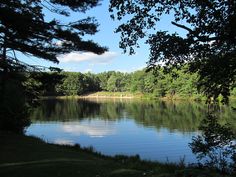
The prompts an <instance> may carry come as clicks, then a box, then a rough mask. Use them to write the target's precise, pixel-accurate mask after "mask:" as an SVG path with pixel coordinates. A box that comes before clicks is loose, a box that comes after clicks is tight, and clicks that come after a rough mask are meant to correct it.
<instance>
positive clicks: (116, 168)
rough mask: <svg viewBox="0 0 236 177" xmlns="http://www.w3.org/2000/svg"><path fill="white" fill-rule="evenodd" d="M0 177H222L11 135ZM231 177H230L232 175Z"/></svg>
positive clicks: (4, 142)
mask: <svg viewBox="0 0 236 177" xmlns="http://www.w3.org/2000/svg"><path fill="white" fill-rule="evenodd" d="M0 141H1V156H0V176H1V177H9V176H11V177H16V176H22V177H23V176H24V177H32V176H34V177H41V176H44V177H47V176H50V177H51V176H66V177H73V176H83V177H87V176H94V177H102V176H113V177H115V176H117V177H118V176H119V177H120V176H122V177H126V176H127V177H128V176H129V177H131V176H135V177H139V176H152V177H190V176H191V177H203V176H206V177H221V176H222V177H223V176H230V175H229V174H228V175H227V174H221V173H220V172H218V171H214V170H212V169H206V168H203V167H199V166H193V165H192V166H186V165H185V164H184V161H180V162H179V163H177V164H173V163H158V162H150V161H144V160H140V158H139V156H138V155H136V156H130V157H127V156H123V155H117V156H114V157H110V156H105V155H102V154H100V153H97V152H94V150H93V148H91V147H90V148H81V147H80V146H79V145H74V146H68V145H55V144H50V143H46V142H43V141H42V140H40V139H38V138H35V137H30V136H24V135H16V134H12V133H6V132H1V133H0ZM231 176H232V175H231Z"/></svg>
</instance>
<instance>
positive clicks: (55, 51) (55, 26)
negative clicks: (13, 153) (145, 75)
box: [0, 0, 107, 132]
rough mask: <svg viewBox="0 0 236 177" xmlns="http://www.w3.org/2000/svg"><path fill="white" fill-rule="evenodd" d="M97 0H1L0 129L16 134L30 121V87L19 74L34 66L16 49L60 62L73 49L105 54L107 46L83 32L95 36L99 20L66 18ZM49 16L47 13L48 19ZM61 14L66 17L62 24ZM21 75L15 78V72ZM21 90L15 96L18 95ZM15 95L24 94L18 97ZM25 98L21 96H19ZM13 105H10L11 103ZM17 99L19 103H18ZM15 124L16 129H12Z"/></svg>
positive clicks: (29, 54)
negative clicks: (22, 58)
mask: <svg viewBox="0 0 236 177" xmlns="http://www.w3.org/2000/svg"><path fill="white" fill-rule="evenodd" d="M99 2H100V0H80V1H78V0H76V1H65V0H1V1H0V118H1V119H0V128H6V127H10V128H11V129H15V130H16V131H17V132H21V131H22V127H24V125H26V123H28V120H26V119H27V114H28V109H27V108H28V105H30V104H31V103H32V100H33V97H32V95H30V100H29V99H28V98H29V97H27V96H29V93H30V91H29V86H28V85H27V84H26V83H25V78H24V76H23V75H22V74H20V73H22V72H24V71H26V70H35V69H37V68H36V67H32V66H30V65H27V64H26V63H24V62H23V61H21V58H17V55H16V54H17V52H20V53H22V54H25V55H27V56H34V57H37V58H40V59H45V60H48V61H52V62H55V63H58V60H57V55H59V54H65V53H69V52H71V51H79V52H87V51H88V52H93V53H96V54H102V53H104V52H105V51H106V50H107V48H106V47H102V46H100V45H99V44H97V43H95V42H93V41H92V40H85V39H84V38H83V37H84V36H85V35H94V34H95V33H96V32H97V31H98V29H97V28H98V23H97V21H96V20H95V19H94V18H93V17H87V18H84V19H78V20H77V21H70V19H69V17H70V16H71V13H72V12H81V13H84V12H85V11H86V10H89V9H90V8H93V7H95V6H97V5H99ZM46 13H47V14H51V16H52V17H53V19H50V18H49V17H48V16H47V15H46ZM62 17H63V18H68V19H67V20H65V21H70V22H69V23H63V22H62ZM19 74H20V75H21V76H20V77H18V76H17V77H16V75H19ZM17 92H19V93H18V94H16V93H17ZM14 95H17V97H18V96H22V99H19V98H18V99H17V100H16V98H17V97H14ZM23 97H24V98H23ZM13 103H14V104H13ZM17 103H18V104H17ZM14 127H15V128H14Z"/></svg>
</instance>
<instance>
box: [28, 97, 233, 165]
mask: <svg viewBox="0 0 236 177" xmlns="http://www.w3.org/2000/svg"><path fill="white" fill-rule="evenodd" d="M219 110H220V111H219V115H220V117H221V121H222V122H225V121H227V122H229V123H232V122H234V124H232V125H234V126H236V124H235V114H234V112H233V111H232V110H231V109H230V108H228V107H220V109H219ZM205 112H206V106H205V105H204V104H200V103H189V102H161V101H143V100H142V101H138V100H76V99H74V100H73V99H72V100H44V101H43V102H42V106H41V107H39V108H37V109H36V110H35V111H34V113H33V114H32V116H31V118H32V122H33V123H32V125H31V126H30V127H29V128H28V130H27V134H30V135H35V136H39V137H42V138H43V139H45V140H47V141H49V142H53V143H57V144H75V143H79V144H81V145H82V146H91V145H92V146H93V147H95V149H96V150H97V151H100V152H102V153H104V154H108V155H115V154H126V155H131V154H132V155H134V154H139V155H140V156H141V157H142V158H145V159H151V160H159V161H166V159H167V158H168V160H169V161H173V162H177V161H179V159H180V157H182V158H183V156H185V157H186V162H193V161H195V160H196V159H195V157H194V155H193V154H192V153H191V150H190V149H189V147H188V143H189V142H190V141H191V138H192V136H193V135H196V134H197V133H198V129H197V127H198V126H199V124H200V122H201V120H202V118H203V117H204V115H205V114H204V113H205ZM235 129H236V128H235Z"/></svg>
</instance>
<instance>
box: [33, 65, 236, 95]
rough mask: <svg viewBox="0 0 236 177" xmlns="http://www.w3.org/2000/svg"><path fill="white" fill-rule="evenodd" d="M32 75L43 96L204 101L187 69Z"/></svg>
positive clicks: (233, 93) (195, 80) (196, 83)
mask: <svg viewBox="0 0 236 177" xmlns="http://www.w3.org/2000/svg"><path fill="white" fill-rule="evenodd" d="M30 75H31V76H33V78H34V79H35V80H36V81H37V82H36V83H37V86H38V88H39V89H38V90H39V91H40V94H42V95H44V96H63V95H65V96H71V95H83V94H87V93H92V92H97V91H107V92H129V93H142V94H146V95H149V96H151V97H168V98H173V97H175V98H177V97H179V98H192V99H202V98H203V94H202V93H201V90H200V89H198V82H197V80H198V77H199V75H198V74H197V73H190V72H188V68H187V66H185V67H183V68H182V69H179V70H177V69H176V70H173V71H172V72H170V73H165V72H164V70H163V69H161V70H159V71H158V73H153V72H146V71H145V70H144V69H143V70H139V71H135V72H132V73H122V72H118V71H108V72H102V73H98V74H93V73H89V72H88V73H80V72H40V73H39V72H35V73H31V74H30ZM31 78H32V77H31ZM231 95H232V96H236V89H232V90H231Z"/></svg>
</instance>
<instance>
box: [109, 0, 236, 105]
mask: <svg viewBox="0 0 236 177" xmlns="http://www.w3.org/2000/svg"><path fill="white" fill-rule="evenodd" d="M110 12H111V13H112V15H111V17H112V18H114V19H118V20H123V21H124V20H127V21H125V22H124V23H123V24H121V25H120V26H119V27H118V28H117V29H116V32H117V33H121V41H120V47H121V48H122V49H124V51H125V52H129V53H130V54H133V53H134V52H135V51H134V49H135V48H136V47H139V42H138V41H139V40H140V39H143V38H146V43H147V44H149V45H150V59H149V62H148V68H149V69H157V68H158V63H160V62H161V63H163V62H164V63H165V68H166V70H167V71H168V70H169V69H171V68H173V67H177V68H178V67H180V66H181V65H182V64H185V63H189V64H190V66H191V67H190V68H191V69H190V71H192V72H199V73H200V79H199V87H200V88H201V89H202V91H203V92H204V93H205V94H206V95H207V96H208V98H211V97H213V98H216V97H218V96H219V94H222V95H223V97H224V100H223V101H224V102H227V101H228V96H229V91H230V87H231V86H232V85H233V83H234V82H235V76H236V59H235V58H236V30H235V28H236V1H235V0H227V1H225V0H213V1H208V0H206V1H200V0H192V1H188V0H181V1H180V0H177V1H158V0H157V1H154V0H146V1H138V0H134V1H125V0H119V1H117V0H111V2H110ZM168 14H173V15H170V16H171V17H172V21H171V24H172V25H173V27H176V28H179V29H181V30H184V31H185V32H186V35H185V36H181V35H180V34H178V33H173V34H171V33H170V32H168V30H169V29H166V30H167V31H161V30H158V21H160V19H161V18H162V17H163V16H164V15H168ZM170 28H171V26H170Z"/></svg>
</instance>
